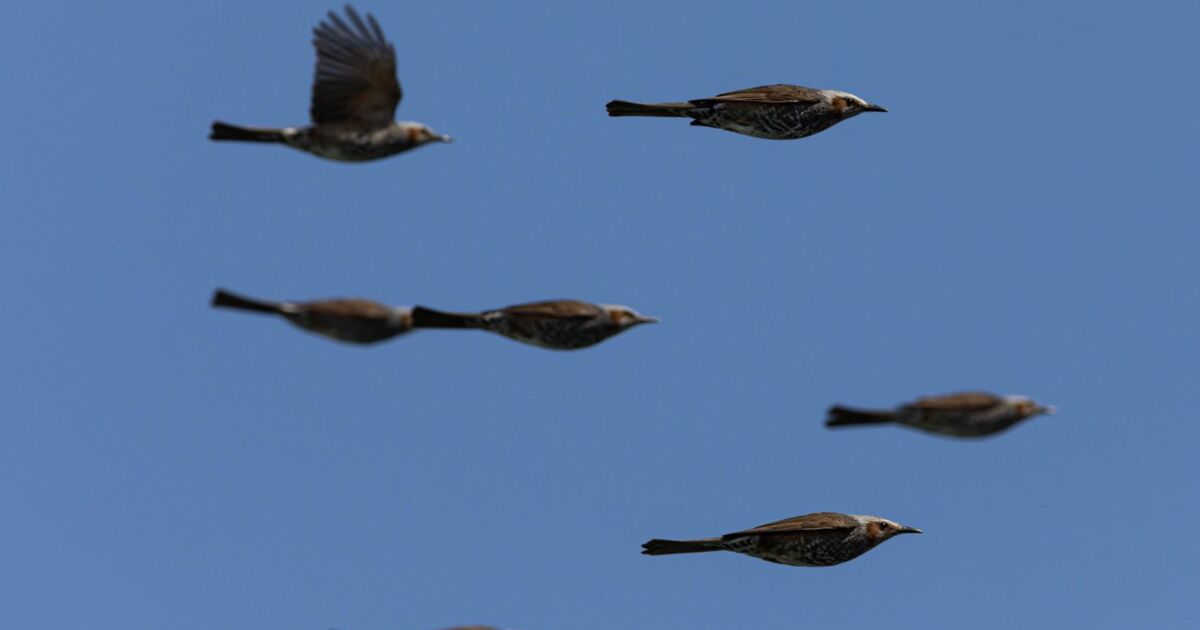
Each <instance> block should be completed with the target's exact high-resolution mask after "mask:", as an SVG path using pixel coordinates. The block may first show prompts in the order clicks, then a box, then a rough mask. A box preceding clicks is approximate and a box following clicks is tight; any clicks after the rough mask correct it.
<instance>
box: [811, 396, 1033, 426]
mask: <svg viewBox="0 0 1200 630" xmlns="http://www.w3.org/2000/svg"><path fill="white" fill-rule="evenodd" d="M1050 413H1054V408H1053V407H1050V406H1046V405H1041V404H1038V403H1037V402H1035V401H1033V400H1032V399H1030V398H1028V397H1025V396H997V395H995V394H989V393H987V392H961V393H954V394H945V395H942V396H927V397H924V398H919V399H917V400H915V401H913V402H911V403H908V404H905V405H901V406H899V407H897V408H896V409H885V410H873V409H855V408H851V407H845V406H842V405H834V406H833V407H830V408H829V411H828V417H827V419H826V421H825V425H826V426H829V427H842V426H850V425H869V424H887V423H896V424H900V425H903V426H908V427H913V428H916V429H920V430H922V431H927V432H929V433H937V434H940V435H950V436H956V437H982V436H986V435H992V434H995V433H999V432H1000V431H1003V430H1005V429H1008V428H1010V427H1012V426H1013V425H1015V424H1017V423H1018V422H1021V421H1022V420H1025V419H1028V418H1032V417H1034V416H1037V415H1041V414H1050Z"/></svg>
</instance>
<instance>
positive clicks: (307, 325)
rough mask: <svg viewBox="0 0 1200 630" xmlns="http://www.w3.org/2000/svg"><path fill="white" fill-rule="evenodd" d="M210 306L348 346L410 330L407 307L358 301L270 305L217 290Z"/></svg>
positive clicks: (375, 340) (351, 299)
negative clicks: (268, 317) (262, 316)
mask: <svg viewBox="0 0 1200 630" xmlns="http://www.w3.org/2000/svg"><path fill="white" fill-rule="evenodd" d="M211 303H212V306H214V307H217V308H231V309H237V310H243V311H252V312H257V313H268V314H272V315H279V316H281V317H283V318H284V319H286V320H288V321H289V322H291V323H292V324H294V325H296V326H298V327H300V328H302V329H304V330H307V331H309V332H312V333H316V334H318V335H323V336H325V337H329V338H330V339H336V340H338V341H345V342H349V343H358V344H368V343H375V342H378V341H383V340H385V339H391V338H392V337H395V336H397V335H400V334H403V333H406V332H408V331H410V330H412V312H411V309H409V308H408V307H403V306H387V305H384V304H380V303H378V302H372V301H371V300H364V299H360V298H336V299H331V300H316V301H312V302H272V301H267V300H259V299H256V298H249V297H245V296H241V295H237V294H235V293H231V292H229V291H226V290H224V289H217V290H216V291H215V292H214V293H213V296H212V302H211Z"/></svg>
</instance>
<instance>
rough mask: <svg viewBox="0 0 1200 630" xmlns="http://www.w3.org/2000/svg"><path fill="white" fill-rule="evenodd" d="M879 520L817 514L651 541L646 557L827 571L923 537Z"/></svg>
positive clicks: (872, 517) (895, 524)
mask: <svg viewBox="0 0 1200 630" xmlns="http://www.w3.org/2000/svg"><path fill="white" fill-rule="evenodd" d="M920 533H921V530H919V529H917V528H915V527H906V526H904V525H900V524H899V523H895V522H893V521H889V520H887V519H886V518H880V517H878V516H859V515H855V514H839V513H837V512H816V513H814V514H805V515H803V516H793V517H792V518H788V519H784V520H782V521H775V522H774V523H767V524H766V525H759V526H758V527H755V528H754V529H747V530H744V531H740V532H734V533H732V534H725V535H724V536H721V537H720V538H704V539H701V540H660V539H657V538H655V539H653V540H651V541H649V542H647V543H645V544H643V545H642V553H643V554H646V555H649V556H662V555H668V554H674V553H700V552H704V551H733V552H736V553H743V554H746V555H748V556H753V557H755V558H760V559H762V560H767V561H769V562H777V563H779V564H789V565H792V566H796V567H828V566H833V565H835V564H841V563H843V562H846V561H847V560H853V559H855V558H857V557H859V556H861V555H862V554H864V553H866V552H868V551H870V550H872V549H874V548H875V547H876V546H877V545H879V544H880V543H882V542H883V541H885V540H887V539H889V538H891V537H892V536H895V535H897V534H920Z"/></svg>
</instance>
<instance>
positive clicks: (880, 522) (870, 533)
mask: <svg viewBox="0 0 1200 630" xmlns="http://www.w3.org/2000/svg"><path fill="white" fill-rule="evenodd" d="M855 518H857V519H858V521H859V523H862V527H863V530H864V532H865V534H866V536H867V538H869V539H870V540H871V543H872V544H876V545H878V544H879V543H881V542H883V541H885V540H887V539H889V538H891V537H892V536H896V535H898V534H920V533H922V532H921V530H919V529H917V528H916V527H908V526H906V525H901V524H900V523H897V522H895V521H889V520H887V519H886V518H880V517H878V516H870V515H866V516H855Z"/></svg>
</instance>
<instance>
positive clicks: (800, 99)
mask: <svg viewBox="0 0 1200 630" xmlns="http://www.w3.org/2000/svg"><path fill="white" fill-rule="evenodd" d="M823 99H824V95H822V94H821V91H820V90H814V89H812V88H806V87H803V86H800V85H786V84H782V83H776V84H775V85H760V86H758V87H752V88H746V89H744V90H737V91H734V92H725V93H724V94H718V95H716V96H714V97H712V98H701V99H696V100H694V101H692V102H693V103H706V102H707V103H720V102H725V103H728V102H738V103H763V104H773V103H778V104H784V103H788V104H794V105H803V104H813V103H819V102H821V101H822V100H823Z"/></svg>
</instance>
